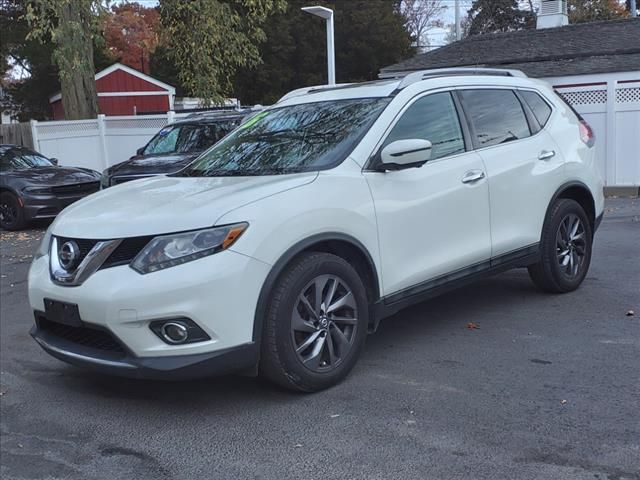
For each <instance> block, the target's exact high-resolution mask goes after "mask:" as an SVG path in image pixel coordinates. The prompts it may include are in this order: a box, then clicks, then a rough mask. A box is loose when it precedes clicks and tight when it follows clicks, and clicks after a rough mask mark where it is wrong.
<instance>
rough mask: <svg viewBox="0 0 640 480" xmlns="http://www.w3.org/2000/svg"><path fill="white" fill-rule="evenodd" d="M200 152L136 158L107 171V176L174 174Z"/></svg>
mask: <svg viewBox="0 0 640 480" xmlns="http://www.w3.org/2000/svg"><path fill="white" fill-rule="evenodd" d="M200 153H202V152H192V153H183V154H170V155H147V156H136V157H133V158H131V159H130V160H127V161H125V162H122V163H118V164H117V165H114V166H113V167H111V168H108V169H107V172H106V173H107V175H109V176H112V175H122V176H126V175H146V174H149V175H157V174H162V173H174V172H177V171H178V170H181V169H183V168H184V167H186V166H187V165H189V164H190V163H191V162H192V161H193V160H195V159H196V158H197V157H198V155H200Z"/></svg>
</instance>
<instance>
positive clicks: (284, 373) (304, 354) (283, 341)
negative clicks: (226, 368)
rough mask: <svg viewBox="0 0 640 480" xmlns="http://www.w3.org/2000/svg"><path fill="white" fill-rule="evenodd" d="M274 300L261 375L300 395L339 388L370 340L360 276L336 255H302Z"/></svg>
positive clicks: (267, 322)
mask: <svg viewBox="0 0 640 480" xmlns="http://www.w3.org/2000/svg"><path fill="white" fill-rule="evenodd" d="M318 290H319V291H321V292H322V294H321V295H320V296H319V297H317V296H316V292H317V291H318ZM349 292H350V293H349ZM270 295H271V298H270V300H269V303H268V307H267V310H266V318H265V325H264V328H263V335H262V347H261V358H260V367H259V368H260V375H261V376H263V377H265V378H267V379H269V380H271V381H272V382H275V383H276V384H278V385H280V386H283V387H285V388H288V389H290V390H296V391H301V392H315V391H318V390H323V389H325V388H328V387H331V386H333V385H335V384H337V383H339V382H340V381H341V380H342V379H343V378H344V377H346V376H347V374H348V373H349V372H350V371H351V369H352V368H353V366H354V365H355V363H356V361H357V359H358V357H359V356H360V353H361V352H362V349H363V347H364V342H365V337H366V335H367V326H368V317H369V303H368V300H367V294H366V291H365V287H364V284H363V282H362V279H361V278H360V277H359V275H358V273H357V272H356V271H355V270H354V268H353V267H351V265H349V263H347V262H346V261H345V260H343V259H342V258H340V257H338V256H336V255H332V254H329V253H321V252H310V253H303V254H301V255H300V256H298V257H296V259H294V260H293V261H292V262H291V264H290V265H289V266H288V267H287V268H286V269H285V271H284V272H283V273H282V274H281V275H280V277H279V278H278V280H277V281H276V284H275V285H274V287H273V290H272V292H271V294H270ZM317 298H321V299H322V300H323V301H320V302H317V301H316V299H317ZM327 300H328V301H327ZM325 303H327V304H328V305H325ZM314 354H315V355H314Z"/></svg>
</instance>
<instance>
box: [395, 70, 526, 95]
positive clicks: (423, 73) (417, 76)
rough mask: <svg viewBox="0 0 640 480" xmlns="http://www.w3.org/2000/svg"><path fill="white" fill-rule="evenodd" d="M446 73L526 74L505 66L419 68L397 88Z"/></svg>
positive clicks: (522, 76) (520, 75)
mask: <svg viewBox="0 0 640 480" xmlns="http://www.w3.org/2000/svg"><path fill="white" fill-rule="evenodd" d="M448 75H495V76H501V77H521V78H526V77H527V76H526V75H525V74H524V73H523V72H521V71H520V70H509V69H506V68H479V67H458V68H436V69H433V70H420V71H419V72H413V73H410V74H408V75H406V76H405V77H404V78H403V79H402V81H401V82H400V85H398V90H402V89H403V88H406V87H408V86H409V85H411V84H413V83H416V82H420V81H422V80H426V79H428V78H430V77H442V76H448Z"/></svg>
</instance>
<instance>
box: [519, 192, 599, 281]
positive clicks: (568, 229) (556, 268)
mask: <svg viewBox="0 0 640 480" xmlns="http://www.w3.org/2000/svg"><path fill="white" fill-rule="evenodd" d="M592 235H593V233H592V230H591V223H590V222H589V219H588V218H587V215H586V213H585V211H584V209H583V208H582V207H581V206H580V204H579V203H578V202H576V201H575V200H570V199H566V198H562V199H560V200H558V201H557V202H556V203H554V204H553V206H552V207H551V209H550V211H549V215H548V217H547V219H546V220H545V224H544V227H543V231H542V240H541V242H540V260H539V261H538V263H536V264H534V265H531V266H530V267H529V275H530V276H531V279H532V280H533V283H534V284H535V285H536V286H537V287H538V288H540V289H541V290H544V291H545V292H551V293H566V292H571V291H573V290H575V289H576V288H578V287H579V286H580V284H581V283H582V281H583V280H584V277H585V276H586V275H587V271H588V270H589V265H590V263H591V248H592V241H593V237H592Z"/></svg>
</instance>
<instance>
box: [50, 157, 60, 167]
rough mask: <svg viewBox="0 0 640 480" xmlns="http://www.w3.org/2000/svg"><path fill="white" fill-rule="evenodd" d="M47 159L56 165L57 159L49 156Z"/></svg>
mask: <svg viewBox="0 0 640 480" xmlns="http://www.w3.org/2000/svg"><path fill="white" fill-rule="evenodd" d="M49 161H50V162H51V163H53V164H54V165H55V166H56V167H57V166H58V159H57V158H50V159H49Z"/></svg>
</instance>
